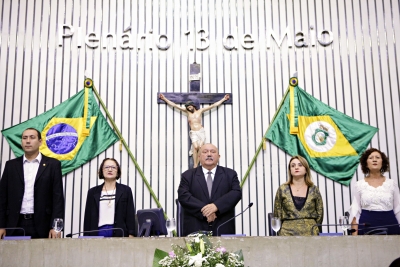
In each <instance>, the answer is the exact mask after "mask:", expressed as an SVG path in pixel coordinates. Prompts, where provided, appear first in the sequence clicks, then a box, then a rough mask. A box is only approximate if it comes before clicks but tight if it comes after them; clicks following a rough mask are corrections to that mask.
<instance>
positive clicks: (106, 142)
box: [1, 79, 118, 175]
mask: <svg viewBox="0 0 400 267" xmlns="http://www.w3.org/2000/svg"><path fill="white" fill-rule="evenodd" d="M92 86H93V82H92V80H90V79H86V80H85V88H84V89H83V90H81V91H80V92H79V93H77V94H76V95H74V96H72V97H71V98H69V99H68V100H66V101H64V102H62V103H61V104H59V105H58V106H56V107H54V108H52V109H50V110H48V111H46V112H45V113H43V114H40V115H39V116H37V117H35V118H32V119H30V120H27V121H25V122H23V123H20V124H18V125H15V126H12V127H10V128H8V129H5V130H2V131H1V132H2V134H3V135H4V137H5V138H6V139H7V141H8V143H9V144H10V147H11V149H12V151H13V152H14V154H15V156H16V157H19V156H22V155H23V154H24V151H23V150H22V147H21V138H22V132H23V131H24V130H25V129H26V128H36V129H37V130H39V131H40V132H41V133H42V145H41V146H40V148H39V150H40V152H41V153H42V154H43V155H46V156H48V157H52V158H56V159H58V160H60V161H61V167H62V173H63V175H64V174H66V173H68V172H70V171H72V170H74V169H76V168H78V167H80V166H81V165H83V164H85V163H86V162H88V161H90V160H91V159H92V158H94V157H96V156H97V155H99V154H100V153H101V152H103V151H104V150H106V149H107V148H108V147H110V146H111V145H113V144H114V143H115V142H116V141H118V137H117V135H116V134H115V133H114V131H113V130H112V129H111V128H110V125H109V124H108V122H107V121H106V119H105V118H104V116H103V114H102V113H101V111H100V109H99V106H98V104H97V101H96V100H95V97H94V95H93V92H92V90H93V89H92Z"/></svg>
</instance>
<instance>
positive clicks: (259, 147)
mask: <svg viewBox="0 0 400 267" xmlns="http://www.w3.org/2000/svg"><path fill="white" fill-rule="evenodd" d="M289 89H290V86H289V87H288V88H287V89H286V92H285V95H284V96H283V98H282V100H281V103H280V104H279V107H278V110H277V111H276V112H275V115H274V117H273V118H272V121H271V123H272V122H273V121H274V120H275V117H276V115H277V114H278V113H279V110H281V107H282V105H283V103H284V101H285V99H286V96H287V94H288V93H289ZM270 126H271V124H270V125H269V126H268V128H267V131H265V134H264V136H263V138H262V140H261V143H260V145H259V146H258V148H257V151H256V154H255V155H254V157H253V159H252V160H251V162H250V165H249V167H248V168H247V171H246V173H245V174H244V176H243V178H242V181H241V182H240V187H243V185H244V183H245V182H246V180H247V177H248V176H249V174H250V171H251V169H252V168H253V165H254V163H255V162H256V159H257V157H258V154H259V153H260V151H261V148H262V146H263V142H264V140H266V138H265V136H266V135H267V133H268V130H269V127H270Z"/></svg>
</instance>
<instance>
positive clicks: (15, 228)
mask: <svg viewBox="0 0 400 267" xmlns="http://www.w3.org/2000/svg"><path fill="white" fill-rule="evenodd" d="M1 229H4V230H22V232H23V233H24V236H25V229H24V228H22V227H6V228H1ZM6 233H7V232H6Z"/></svg>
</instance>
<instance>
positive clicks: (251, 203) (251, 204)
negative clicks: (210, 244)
mask: <svg viewBox="0 0 400 267" xmlns="http://www.w3.org/2000/svg"><path fill="white" fill-rule="evenodd" d="M251 206H253V202H250V204H249V205H248V206H247V208H245V209H244V211H242V212H240V213H239V214H237V215H235V216H234V217H232V218H230V219H229V220H227V221H225V222H224V223H221V224H220V225H219V226H218V227H217V236H219V235H218V231H219V228H220V227H221V226H222V225H224V224H226V223H228V222H230V221H232V220H233V219H235V218H236V217H237V216H239V215H241V214H243V213H244V212H245V211H246V210H248V209H249V208H251Z"/></svg>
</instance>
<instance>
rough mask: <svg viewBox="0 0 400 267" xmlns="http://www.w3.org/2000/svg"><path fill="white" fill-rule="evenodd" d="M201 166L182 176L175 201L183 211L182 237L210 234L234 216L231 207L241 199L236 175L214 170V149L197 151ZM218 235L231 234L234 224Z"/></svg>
mask: <svg viewBox="0 0 400 267" xmlns="http://www.w3.org/2000/svg"><path fill="white" fill-rule="evenodd" d="M199 157H200V163H201V166H199V167H197V168H194V169H190V170H188V171H186V172H184V173H183V174H182V177H181V183H180V185H179V189H178V200H179V202H180V203H181V205H182V207H183V217H184V221H183V235H184V236H186V235H188V234H191V233H193V232H196V231H199V230H205V231H212V232H213V235H214V236H215V235H217V228H218V226H220V225H221V224H223V223H224V222H226V221H227V220H229V219H231V218H233V217H234V216H235V206H236V204H237V203H238V202H239V200H240V199H241V198H242V190H241V188H240V184H239V180H238V177H237V173H236V172H235V171H234V170H232V169H229V168H225V167H221V166H218V165H217V164H218V161H219V157H220V156H219V152H218V148H217V147H215V146H214V145H212V144H205V145H203V146H202V147H201V149H200V155H199ZM220 234H235V220H231V221H230V222H228V223H226V224H225V225H223V226H221V228H220V229H219V230H218V235H220Z"/></svg>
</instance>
